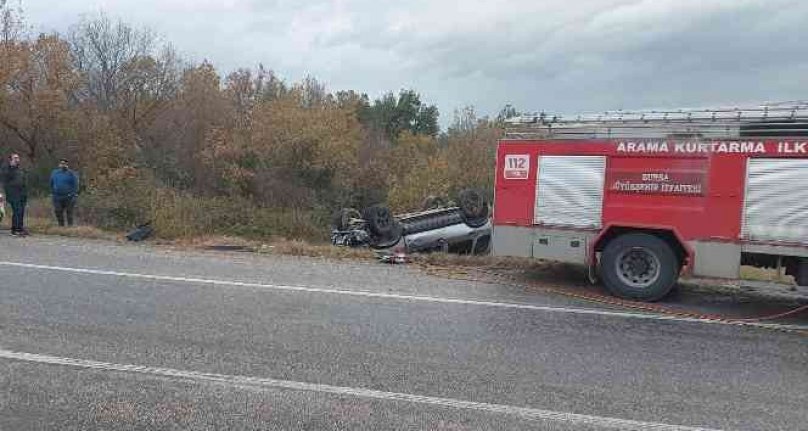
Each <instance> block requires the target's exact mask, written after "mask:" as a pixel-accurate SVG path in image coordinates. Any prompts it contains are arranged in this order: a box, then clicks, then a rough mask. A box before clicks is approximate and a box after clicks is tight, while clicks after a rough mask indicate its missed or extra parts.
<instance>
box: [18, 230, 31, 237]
mask: <svg viewBox="0 0 808 431" xmlns="http://www.w3.org/2000/svg"><path fill="white" fill-rule="evenodd" d="M19 235H20V236H31V232H28V229H25V228H23V229H22V230H20V232H19Z"/></svg>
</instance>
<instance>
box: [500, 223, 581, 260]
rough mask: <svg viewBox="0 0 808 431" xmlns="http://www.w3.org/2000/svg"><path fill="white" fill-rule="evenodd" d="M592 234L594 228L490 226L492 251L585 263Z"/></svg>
mask: <svg viewBox="0 0 808 431" xmlns="http://www.w3.org/2000/svg"><path fill="white" fill-rule="evenodd" d="M596 235H597V232H582V231H571V230H564V229H546V228H540V227H533V228H530V227H520V226H494V236H493V241H492V242H493V254H494V255H495V256H516V257H535V258H537V259H546V260H552V261H557V262H566V263H579V264H586V263H587V260H588V256H587V254H588V250H589V244H590V243H591V242H592V241H593V240H594V238H595V236H596Z"/></svg>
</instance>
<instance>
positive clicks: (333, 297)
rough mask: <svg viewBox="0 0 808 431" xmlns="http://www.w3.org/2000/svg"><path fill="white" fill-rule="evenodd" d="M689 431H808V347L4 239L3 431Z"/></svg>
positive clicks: (263, 260)
mask: <svg viewBox="0 0 808 431" xmlns="http://www.w3.org/2000/svg"><path fill="white" fill-rule="evenodd" d="M687 427H690V428H687ZM693 428H707V429H717V430H808V337H806V336H801V335H797V334H793V333H784V332H778V331H772V330H766V329H760V328H748V327H739V326H732V325H722V324H708V323H705V322H693V321H686V320H662V319H657V318H655V317H654V316H639V317H638V316H634V315H627V314H622V313H621V312H619V311H617V310H613V309H599V308H595V307H593V305H591V304H585V303H576V302H573V301H572V300H570V299H566V298H560V297H553V296H548V295H542V294H539V293H536V292H524V291H521V290H520V289H519V288H516V287H510V286H500V285H492V284H482V283H472V282H466V281H452V280H444V279H441V278H435V277H430V276H427V275H424V274H420V273H418V272H417V271H414V270H412V269H410V268H407V267H406V266H385V265H381V264H374V263H345V262H342V263H339V262H331V261H325V260H317V259H297V258H290V257H271V256H257V255H248V254H218V253H202V252H183V251H171V250H166V249H156V248H151V247H148V246H124V245H116V244H110V243H104V242H92V241H78V240H66V239H55V238H27V239H20V238H10V237H0V430H29V429H31V430H38V429H57V430H71V429H76V430H79V429H81V430H88V429H89V430H92V429H98V430H117V429H121V430H130V429H244V430H258V429H278V430H287V429H307V430H308V429H310V430H316V429H372V430H381V429H429V430H467V429H468V430H471V429H502V430H519V429H531V430H535V429H540V430H541V429H547V430H566V429H576V430H577V429H584V430H590V429H591V430H600V429H649V430H650V429H654V430H676V429H683V430H685V429H693Z"/></svg>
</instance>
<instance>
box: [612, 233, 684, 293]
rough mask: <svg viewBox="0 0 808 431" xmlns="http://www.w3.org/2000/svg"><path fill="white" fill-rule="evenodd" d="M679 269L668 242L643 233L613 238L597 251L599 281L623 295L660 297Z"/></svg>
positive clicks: (676, 276) (674, 282) (674, 279)
mask: <svg viewBox="0 0 808 431" xmlns="http://www.w3.org/2000/svg"><path fill="white" fill-rule="evenodd" d="M679 270H680V267H679V260H678V259H677V258H676V253H674V251H673V250H672V249H671V246H670V245H668V243H667V242H665V241H664V240H663V239H661V238H659V237H656V236H654V235H649V234H644V233H631V234H625V235H621V236H619V237H617V238H614V239H613V240H611V241H610V242H609V243H608V244H607V245H606V248H605V249H604V250H603V254H602V255H601V265H600V272H601V277H602V279H603V284H604V285H605V286H606V289H608V290H609V292H611V293H612V294H614V295H616V296H619V297H621V298H625V299H632V300H639V301H657V300H659V299H662V298H663V297H665V295H667V294H668V293H670V291H671V290H672V289H673V287H674V286H675V285H676V280H677V278H678V276H679Z"/></svg>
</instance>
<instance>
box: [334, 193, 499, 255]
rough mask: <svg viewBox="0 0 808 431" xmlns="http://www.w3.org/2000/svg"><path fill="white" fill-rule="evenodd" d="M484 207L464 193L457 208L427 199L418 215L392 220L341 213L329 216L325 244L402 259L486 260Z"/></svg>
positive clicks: (372, 210) (478, 196) (386, 212)
mask: <svg viewBox="0 0 808 431" xmlns="http://www.w3.org/2000/svg"><path fill="white" fill-rule="evenodd" d="M489 214H490V205H489V202H488V199H487V198H486V197H485V195H484V194H483V193H481V192H479V191H477V190H464V191H462V192H461V193H460V195H459V196H458V199H457V203H456V204H455V203H453V202H450V203H448V204H444V203H443V202H442V201H441V200H439V199H436V198H429V199H427V201H426V202H425V205H424V209H423V210H422V211H419V212H414V213H407V214H400V215H393V214H392V213H391V211H390V209H389V208H387V207H386V206H383V205H374V206H371V207H368V208H365V209H364V210H363V211H362V212H361V213H360V212H359V211H357V210H355V209H351V208H344V209H342V210H341V211H339V212H338V213H337V214H335V216H334V219H333V223H332V229H333V230H332V234H331V242H332V244H334V245H338V246H347V247H371V248H373V249H376V250H385V249H387V250H400V251H406V252H408V253H414V252H429V251H443V252H448V253H460V254H487V253H489V251H490V246H491V220H490V218H489Z"/></svg>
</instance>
